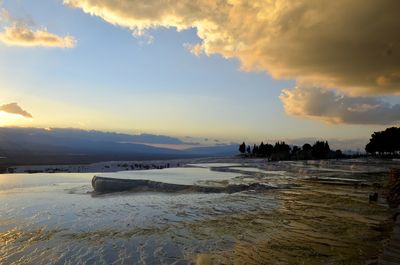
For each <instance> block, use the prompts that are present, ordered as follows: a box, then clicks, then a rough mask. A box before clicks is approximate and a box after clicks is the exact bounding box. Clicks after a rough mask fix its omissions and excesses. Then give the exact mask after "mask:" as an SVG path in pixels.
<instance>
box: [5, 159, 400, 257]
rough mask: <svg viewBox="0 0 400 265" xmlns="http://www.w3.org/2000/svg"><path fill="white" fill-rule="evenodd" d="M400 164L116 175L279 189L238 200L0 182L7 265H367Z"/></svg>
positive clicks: (17, 177)
mask: <svg viewBox="0 0 400 265" xmlns="http://www.w3.org/2000/svg"><path fill="white" fill-rule="evenodd" d="M397 164H398V163H396V162H382V161H364V160H345V161H331V162H327V161H322V162H321V161H310V162H281V163H264V162H262V161H260V162H259V163H254V164H251V165H241V164H215V163H213V164H201V165H190V166H189V167H186V168H171V169H164V170H149V171H143V172H142V171H136V172H121V173H112V174H111V175H112V176H114V177H122V178H146V179H152V180H156V181H165V182H170V183H184V184H193V183H204V181H205V182H206V183H207V184H208V185H210V183H211V184H212V183H213V181H214V182H215V184H216V185H218V183H219V182H225V181H234V182H235V183H240V182H242V183H249V182H260V183H264V184H268V185H270V186H271V187H274V188H273V189H272V188H271V189H268V190H265V191H262V192H256V191H246V192H240V193H233V194H224V193H219V194H214V193H207V194H205V193H187V192H185V193H162V192H159V193H129V192H124V193H110V194H95V193H93V192H92V191H93V189H92V187H91V184H90V183H91V178H92V177H93V175H94V174H89V173H82V174H79V173H55V174H45V173H40V174H33V175H32V174H31V175H29V174H4V175H0V201H1V203H0V264H322V263H326V264H365V262H367V261H373V260H374V258H376V257H377V255H378V254H379V252H380V251H381V249H382V242H383V240H385V238H387V234H388V233H389V231H390V220H391V216H392V214H393V212H392V210H390V209H389V208H388V207H387V205H386V203H385V201H384V199H382V198H381V197H382V196H380V199H379V200H378V202H373V203H371V202H369V200H368V196H369V194H371V193H372V192H379V193H381V192H382V189H381V188H380V187H381V185H384V182H385V178H386V174H387V171H388V169H389V168H391V167H397V166H398V165H397ZM107 176H110V173H109V174H107ZM202 181H203V182H202Z"/></svg>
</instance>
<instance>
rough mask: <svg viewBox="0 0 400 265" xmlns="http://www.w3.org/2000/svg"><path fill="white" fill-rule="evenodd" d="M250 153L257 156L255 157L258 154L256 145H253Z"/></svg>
mask: <svg viewBox="0 0 400 265" xmlns="http://www.w3.org/2000/svg"><path fill="white" fill-rule="evenodd" d="M251 153H252V154H253V155H254V156H257V155H258V154H259V150H258V146H257V145H255V144H254V146H253V150H252V151H251Z"/></svg>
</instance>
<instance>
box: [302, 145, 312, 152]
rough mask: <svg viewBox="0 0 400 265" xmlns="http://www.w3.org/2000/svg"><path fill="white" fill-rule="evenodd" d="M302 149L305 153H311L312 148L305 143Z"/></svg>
mask: <svg viewBox="0 0 400 265" xmlns="http://www.w3.org/2000/svg"><path fill="white" fill-rule="evenodd" d="M302 149H303V151H305V152H311V150H312V146H311V144H308V143H306V144H303V148H302Z"/></svg>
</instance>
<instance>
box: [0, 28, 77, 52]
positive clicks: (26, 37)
mask: <svg viewBox="0 0 400 265" xmlns="http://www.w3.org/2000/svg"><path fill="white" fill-rule="evenodd" d="M0 41H2V42H3V43H5V44H7V45H15V46H28V47H33V46H43V47H57V48H74V47H75V45H76V40H75V39H74V38H73V37H72V36H65V37H60V36H58V35H56V34H53V33H50V32H48V31H47V30H46V29H42V30H32V29H31V28H29V27H27V26H26V25H18V24H15V25H13V26H11V27H6V28H5V29H4V31H3V32H0Z"/></svg>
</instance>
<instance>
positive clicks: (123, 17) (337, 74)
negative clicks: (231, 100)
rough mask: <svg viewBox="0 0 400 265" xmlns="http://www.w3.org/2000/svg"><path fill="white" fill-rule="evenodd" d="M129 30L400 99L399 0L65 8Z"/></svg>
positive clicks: (83, 0) (206, 1)
mask: <svg viewBox="0 0 400 265" xmlns="http://www.w3.org/2000/svg"><path fill="white" fill-rule="evenodd" d="M64 4H66V5H68V6H70V7H75V8H80V9H82V10H83V11H84V12H86V13H88V14H91V15H95V16H98V17H101V18H102V19H104V20H105V21H107V22H109V23H111V24H113V25H118V26H121V27H126V28H129V29H131V30H132V31H133V32H143V31H145V30H146V29H150V28H158V27H165V28H170V27H173V28H176V29H177V30H184V29H189V28H196V29H197V34H198V36H199V38H200V39H201V40H202V42H201V43H197V44H190V45H189V44H186V45H185V47H186V48H188V49H190V50H191V51H192V52H193V53H194V54H201V53H205V54H207V55H210V54H221V55H222V56H224V57H225V58H238V59H239V60H240V62H241V67H242V69H244V70H249V71H250V70H251V71H253V70H262V71H267V72H269V73H270V74H271V75H272V76H273V77H275V78H283V79H287V78H289V79H297V80H301V81H307V82H312V83H318V84H320V85H322V86H324V87H333V88H338V89H341V90H343V91H345V92H346V93H348V94H359V95H360V94H365V93H369V94H399V93H400V34H399V25H400V16H399V10H400V1H398V0H384V1H376V0H336V1H321V0H302V1H297V0H295V1H293V0H268V1H266V0H252V1H248V0H219V1H210V0H181V1H173V0H151V1H149V0H136V1H132V0H119V1H113V0H64Z"/></svg>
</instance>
